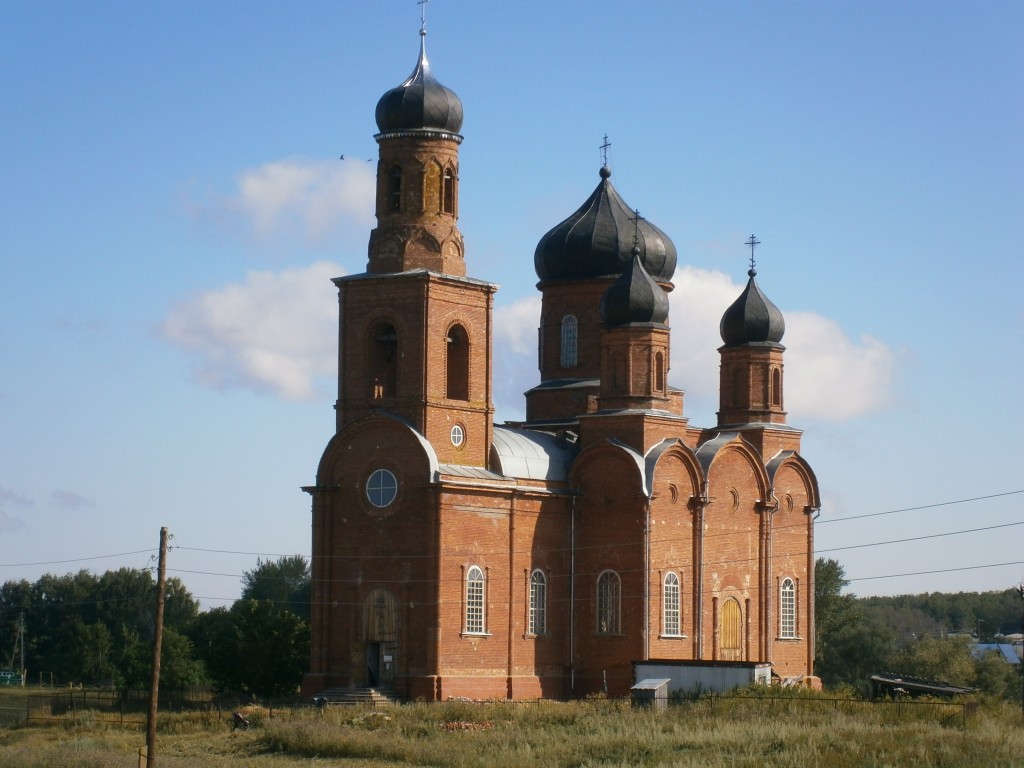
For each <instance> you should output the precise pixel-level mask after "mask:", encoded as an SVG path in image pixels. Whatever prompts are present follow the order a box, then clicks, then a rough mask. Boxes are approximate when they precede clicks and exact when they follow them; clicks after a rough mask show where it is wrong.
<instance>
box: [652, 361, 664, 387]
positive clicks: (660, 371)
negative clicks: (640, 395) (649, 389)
mask: <svg viewBox="0 0 1024 768" xmlns="http://www.w3.org/2000/svg"><path fill="white" fill-rule="evenodd" d="M654 391H655V392H664V391H665V356H664V355H663V354H662V353H661V352H658V353H657V354H656V355H655V356H654Z"/></svg>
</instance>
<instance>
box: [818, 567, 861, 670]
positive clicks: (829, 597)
mask: <svg viewBox="0 0 1024 768" xmlns="http://www.w3.org/2000/svg"><path fill="white" fill-rule="evenodd" d="M849 584H850V582H849V581H848V580H847V578H846V572H845V570H843V566H841V565H840V564H839V562H838V561H836V560H825V559H823V558H820V557H819V558H818V559H817V560H816V561H815V563H814V642H815V646H814V648H815V659H816V661H817V662H820V661H822V660H824V659H825V657H826V656H827V654H828V652H829V645H830V644H831V643H832V641H833V639H834V638H835V636H836V633H838V632H839V631H841V630H844V629H846V628H848V627H851V626H855V625H857V624H859V623H860V622H861V620H862V616H861V614H860V611H859V610H858V609H857V598H856V596H855V595H852V594H851V595H844V594H843V593H842V592H843V590H844V589H845V588H846V587H847V586H849Z"/></svg>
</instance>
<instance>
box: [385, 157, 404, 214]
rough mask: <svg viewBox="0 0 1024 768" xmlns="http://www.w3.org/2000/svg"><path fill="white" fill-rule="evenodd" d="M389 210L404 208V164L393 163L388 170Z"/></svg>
mask: <svg viewBox="0 0 1024 768" xmlns="http://www.w3.org/2000/svg"><path fill="white" fill-rule="evenodd" d="M388 210H389V211H400V210H402V166H400V165H393V166H391V169H390V170H389V171H388Z"/></svg>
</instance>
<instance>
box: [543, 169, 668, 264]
mask: <svg viewBox="0 0 1024 768" xmlns="http://www.w3.org/2000/svg"><path fill="white" fill-rule="evenodd" d="M611 175H612V172H611V170H610V169H609V168H608V166H604V167H602V168H601V181H600V183H599V184H598V185H597V189H595V190H594V193H593V194H592V195H591V196H590V197H589V198H587V201H586V202H585V203H583V205H581V206H580V208H579V210H577V211H576V213H574V214H573V215H572V216H570V217H569V218H567V219H566V220H565V221H563V222H562V223H561V224H559V225H558V226H556V227H555V228H554V229H552V230H551V231H550V232H548V233H547V234H546V235H544V237H542V238H541V240H540V242H539V243H538V244H537V250H536V251H534V254H533V266H534V269H535V270H536V271H537V277H539V278H540V279H541V281H545V280H586V279H589V278H594V277H607V276H613V277H614V276H616V275H621V274H622V273H623V272H624V271H625V270H626V268H627V267H628V266H629V264H630V261H631V260H632V245H633V242H634V240H633V238H634V235H635V236H636V238H637V244H638V246H639V248H640V261H641V262H642V263H643V266H644V269H645V270H646V272H647V274H648V275H650V276H651V277H653V278H654V279H655V280H659V281H661V282H668V281H669V280H671V278H672V274H673V273H674V272H675V271H676V247H675V245H673V244H672V241H671V240H669V238H668V235H666V234H665V233H664V232H662V231H661V230H660V229H658V228H657V227H656V226H654V225H653V224H651V223H650V222H649V221H646V220H644V219H640V220H639V221H637V219H636V217H635V215H634V213H633V211H632V210H630V208H629V206H628V205H626V203H625V202H624V201H623V199H622V198H621V197H620V196H619V193H618V192H616V191H615V187H613V186H612V183H611V182H610V181H609V180H608V179H609V177H610V176H611Z"/></svg>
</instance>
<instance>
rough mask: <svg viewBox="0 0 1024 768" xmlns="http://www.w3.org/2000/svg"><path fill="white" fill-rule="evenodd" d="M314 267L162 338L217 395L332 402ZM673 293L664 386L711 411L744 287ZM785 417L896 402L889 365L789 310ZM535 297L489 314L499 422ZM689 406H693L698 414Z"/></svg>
mask: <svg viewBox="0 0 1024 768" xmlns="http://www.w3.org/2000/svg"><path fill="white" fill-rule="evenodd" d="M342 272H343V270H342V268H341V267H340V266H339V265H337V264H334V263H331V262H327V261H321V262H317V263H315V264H313V265H312V266H310V267H308V268H305V269H290V270H285V271H282V272H253V273H250V274H249V275H248V276H247V278H246V280H245V281H244V282H242V283H235V284H231V285H227V286H225V287H224V288H221V289H218V290H215V291H209V292H207V293H204V294H202V295H200V296H198V297H197V298H195V299H192V300H190V301H187V302H184V303H182V304H180V305H179V306H177V307H175V308H174V309H173V310H172V312H171V313H170V315H169V317H168V318H167V319H166V320H165V322H164V324H163V326H162V327H161V331H162V333H163V335H164V336H165V337H166V338H168V339H169V340H170V341H172V342H173V343H175V344H176V345H178V346H180V347H182V348H184V349H186V350H189V351H191V352H192V353H194V354H195V355H196V356H197V358H198V364H197V369H196V375H197V377H198V379H199V380H200V381H201V382H202V383H203V384H205V385H207V386H210V387H214V388H231V387H246V388H250V389H254V390H257V391H264V392H270V393H272V394H275V395H278V396H280V397H284V398H286V399H292V400H300V399H310V398H314V397H324V398H328V397H331V396H333V385H334V377H335V376H336V370H337V368H336V366H337V361H336V349H335V345H336V343H337V333H336V328H337V299H336V294H335V289H334V286H333V285H332V284H331V282H330V278H331V277H336V276H338V275H340V274H342ZM674 282H675V286H676V288H675V290H674V291H673V292H672V293H671V294H670V301H671V322H672V360H671V380H672V382H673V384H675V385H676V386H681V387H682V388H683V389H685V390H686V392H687V412H688V413H693V412H694V411H695V410H700V411H703V412H714V411H715V410H716V409H717V406H718V366H719V355H718V347H719V346H720V345H721V343H722V342H721V338H720V337H719V335H718V323H719V320H720V319H721V316H722V313H723V312H724V311H725V309H726V308H727V307H728V306H729V305H730V304H731V303H732V302H733V301H735V299H736V297H738V296H739V295H740V293H741V292H742V290H743V286H742V285H737V284H735V283H734V282H733V281H732V280H731V279H730V278H729V277H728V276H727V275H725V274H723V273H721V272H714V271H708V270H703V269H697V268H694V267H683V268H681V269H680V270H678V271H677V272H676V275H675V279H674ZM783 313H784V314H785V315H786V336H785V338H784V340H783V341H784V343H785V345H786V347H787V351H786V407H787V409H788V410H789V420H790V421H791V422H792V423H795V424H799V423H800V422H801V421H806V420H807V419H821V420H825V421H845V420H848V419H851V418H855V417H857V416H860V415H863V414H866V413H870V412H872V411H875V410H878V409H879V408H883V407H885V406H887V405H889V404H890V403H891V402H892V400H893V395H892V375H893V368H894V364H895V356H894V354H893V352H892V350H891V349H890V348H889V347H887V346H886V345H885V344H884V343H882V342H881V341H879V340H877V339H874V338H871V337H867V336H865V337H861V338H860V339H859V340H856V341H855V340H853V339H851V338H850V337H848V336H847V335H846V334H845V333H844V332H843V330H842V329H841V328H840V327H839V326H838V325H837V324H836V323H835V322H834V321H832V320H830V319H828V318H826V317H823V316H821V315H818V314H815V313H811V312H786V311H785V310H783ZM539 316H540V296H539V294H534V295H530V296H527V297H524V298H521V299H518V300H517V301H515V302H513V303H512V304H511V305H508V306H502V307H496V308H495V312H494V386H495V405H496V407H497V409H498V412H499V413H498V417H499V418H500V419H514V418H521V417H522V416H523V415H524V408H525V404H524V403H523V399H522V393H523V392H524V391H525V390H527V389H529V388H530V387H532V386H534V385H536V384H537V383H538V381H539V375H538V373H537V364H536V359H537V342H536V339H537V325H538V320H539ZM695 406H696V408H695Z"/></svg>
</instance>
